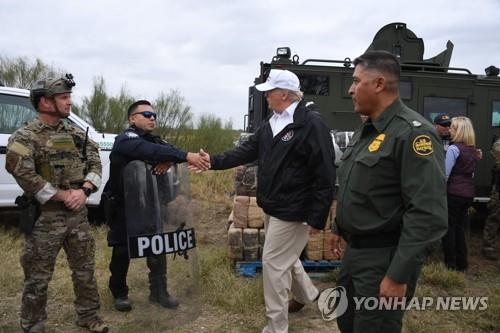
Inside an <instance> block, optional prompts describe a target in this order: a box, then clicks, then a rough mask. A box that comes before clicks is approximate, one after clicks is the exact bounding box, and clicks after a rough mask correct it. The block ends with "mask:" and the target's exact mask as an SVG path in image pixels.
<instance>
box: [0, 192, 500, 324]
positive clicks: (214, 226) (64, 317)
mask: <svg viewBox="0 0 500 333" xmlns="http://www.w3.org/2000/svg"><path fill="white" fill-rule="evenodd" d="M193 203H194V204H193V208H192V213H193V218H194V219H195V220H196V221H197V226H196V234H197V236H196V237H197V242H198V245H197V246H198V247H199V248H202V247H206V246H217V247H225V246H226V244H227V236H226V232H227V229H226V228H227V216H228V215H229V213H230V211H229V210H230V208H229V207H228V206H227V204H215V203H206V202H197V201H194V202H193ZM0 219H1V221H2V224H4V223H8V222H9V220H10V222H12V219H15V214H2V213H1V212H0ZM473 232H474V231H473ZM475 232H476V234H475V237H472V238H471V242H470V244H469V249H470V270H469V272H468V273H467V278H468V279H476V277H477V278H479V277H481V276H482V275H481V274H482V272H483V271H484V270H485V269H488V270H491V268H492V267H494V266H495V265H496V263H493V262H491V261H487V260H484V259H482V258H481V256H480V255H479V250H478V249H479V237H478V236H477V230H476V231H475ZM16 246H20V245H19V244H16ZM99 246H100V247H99V250H100V251H101V252H104V253H102V254H101V256H102V257H103V258H101V260H108V258H109V256H110V253H109V252H110V249H109V248H107V247H106V246H105V245H104V243H103V244H100V245H99ZM14 255H15V256H16V258H15V259H13V260H12V262H14V264H12V266H16V267H7V268H6V269H8V270H15V271H16V273H15V274H16V275H15V276H16V277H17V279H18V280H19V281H16V282H15V283H12V282H8V281H0V285H2V284H4V283H10V284H9V287H13V288H14V292H5V291H3V290H0V333H10V332H19V328H18V327H19V326H18V321H19V305H20V301H21V291H22V290H21V289H22V271H21V269H20V267H18V262H19V261H18V253H17V251H15V252H14ZM437 260H439V258H438V259H437ZM134 265H135V264H134ZM140 265H144V266H145V263H141V264H140ZM144 268H145V267H144ZM3 269H5V268H3ZM59 269H67V267H64V268H61V267H58V268H57V270H59ZM102 271H103V272H100V273H99V274H100V275H98V276H97V278H98V284H99V289H100V294H101V301H102V305H101V310H100V314H101V316H102V317H103V318H105V319H106V322H108V323H109V325H110V327H111V332H120V333H122V332H134V333H135V332H138V331H139V332H140V331H141V328H140V327H141V320H142V321H143V322H146V321H148V320H149V319H148V318H152V317H154V316H156V317H157V318H161V317H162V316H165V318H171V317H173V318H175V316H176V311H175V310H164V309H162V308H159V307H155V306H154V305H150V304H148V302H147V293H148V291H147V290H143V291H141V292H139V291H138V290H137V288H136V289H134V292H133V293H131V295H130V297H131V299H132V301H133V302H134V305H136V307H135V308H134V310H133V311H132V313H129V314H123V313H119V312H117V311H115V310H114V309H113V306H112V297H111V295H110V294H109V291H108V290H107V278H108V276H109V273H108V272H107V270H106V269H102ZM61 275H62V277H61V278H59V280H58V281H53V282H52V283H51V286H52V288H53V292H52V296H51V299H49V302H48V309H47V310H48V311H47V312H48V314H49V320H48V322H47V327H48V328H49V329H48V330H47V331H46V332H58V333H59V332H64V333H66V332H70V333H71V332H85V330H83V329H80V328H77V327H76V326H75V325H74V312H73V311H72V307H73V306H72V303H71V301H70V300H69V299H72V295H70V296H69V297H68V296H64V295H59V293H58V291H57V288H54V287H53V286H55V285H57V284H60V283H62V284H64V288H69V289H71V280H70V278H69V270H68V273H65V272H64V273H63V274H61ZM0 276H1V274H0ZM259 278H261V276H260V275H257V277H255V279H259ZM146 279H147V278H146ZM241 279H248V278H243V277H242V278H241ZM314 282H315V284H316V285H317V286H318V288H320V289H326V288H329V287H332V282H324V281H323V280H320V279H315V280H314ZM141 283H144V281H142V282H141ZM491 283H493V284H495V283H498V276H496V277H495V276H492V277H491ZM54 289H55V291H54ZM61 294H62V293H61ZM182 306H186V305H182V304H181V307H180V309H179V310H182ZM60 309H62V310H60ZM200 309H201V311H200V314H199V316H198V317H196V318H192V319H191V320H189V321H188V323H187V324H185V325H183V326H181V327H177V328H171V329H163V328H158V329H154V330H150V329H147V330H145V329H143V331H142V332H144V333H150V332H154V333H160V332H169V333H187V332H207V333H212V332H213V333H224V332H228V333H229V332H230V333H232V332H234V333H247V332H248V333H251V332H260V329H261V328H262V327H263V326H264V325H265V316H264V306H262V307H261V308H260V309H259V310H258V311H257V312H256V313H255V314H251V315H248V314H239V313H235V312H228V311H225V310H224V309H223V308H221V307H218V306H214V305H211V304H208V303H203V304H201V307H200ZM140 311H142V312H140ZM58 312H60V313H58ZM180 312H181V311H178V310H177V315H179V314H180ZM138 314H144V315H143V317H141V316H138ZM138 317H139V318H138ZM128 321H132V322H133V323H132V324H131V325H129V326H127V325H125V324H124V323H127V322H128ZM289 322H290V332H291V333H299V332H300V333H312V332H314V333H316V332H317V333H327V332H328V333H332V332H333V333H336V332H339V331H338V328H337V325H336V323H335V321H332V322H326V321H324V320H323V319H322V318H321V314H320V312H319V310H318V309H317V307H316V305H315V304H309V305H307V306H306V307H305V308H304V309H303V310H302V311H300V312H298V313H295V314H291V315H290V317H289ZM122 327H127V329H126V330H121V329H120V328H122ZM144 327H151V325H146V324H145V325H144ZM443 331H446V332H451V331H454V330H446V329H445V330H443ZM419 332H423V331H419Z"/></svg>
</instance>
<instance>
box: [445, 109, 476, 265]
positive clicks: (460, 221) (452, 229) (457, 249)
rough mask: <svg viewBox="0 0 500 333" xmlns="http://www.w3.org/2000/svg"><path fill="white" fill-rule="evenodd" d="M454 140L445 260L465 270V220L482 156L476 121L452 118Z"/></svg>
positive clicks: (448, 171) (448, 153) (448, 174)
mask: <svg viewBox="0 0 500 333" xmlns="http://www.w3.org/2000/svg"><path fill="white" fill-rule="evenodd" d="M450 137H451V142H452V144H451V145H450V146H449V148H448V150H447V151H446V178H447V182H448V183H447V192H448V194H447V198H448V232H447V233H446V235H445V236H444V237H443V252H444V263H445V265H446V267H448V268H449V269H454V270H458V271H462V272H465V271H466V270H467V267H468V261H467V244H466V241H465V232H464V224H465V218H466V215H467V209H468V208H469V206H470V205H471V203H472V199H473V198H474V182H473V177H474V171H475V169H476V163H477V160H478V159H479V155H478V151H477V149H476V137H475V134H474V128H473V127H472V122H471V121H470V119H469V118H467V117H455V118H453V119H452V120H451V126H450Z"/></svg>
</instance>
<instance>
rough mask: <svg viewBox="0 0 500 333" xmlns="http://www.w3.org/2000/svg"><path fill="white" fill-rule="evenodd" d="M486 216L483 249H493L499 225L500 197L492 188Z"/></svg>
mask: <svg viewBox="0 0 500 333" xmlns="http://www.w3.org/2000/svg"><path fill="white" fill-rule="evenodd" d="M488 212H489V215H488V218H487V219H486V223H485V225H484V230H483V249H492V250H494V249H495V240H496V238H497V234H498V228H499V226H500V198H499V194H498V191H496V190H493V191H492V193H491V201H490V203H489V204H488Z"/></svg>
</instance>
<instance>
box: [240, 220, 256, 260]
mask: <svg viewBox="0 0 500 333" xmlns="http://www.w3.org/2000/svg"><path fill="white" fill-rule="evenodd" d="M243 256H244V257H245V261H255V260H258V259H259V230H258V229H251V228H246V229H243Z"/></svg>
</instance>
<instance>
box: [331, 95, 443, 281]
mask: <svg viewBox="0 0 500 333" xmlns="http://www.w3.org/2000/svg"><path fill="white" fill-rule="evenodd" d="M447 216H448V214H447V205H446V180H445V168H444V150H443V146H442V144H441V140H440V139H439V137H438V135H437V133H436V132H435V130H434V128H433V127H432V125H431V124H430V123H429V122H428V121H427V120H426V119H425V118H423V117H422V116H421V115H420V114H418V113H417V112H415V111H413V110H411V109H409V108H408V107H407V106H405V105H404V104H403V103H402V102H401V100H399V99H397V100H396V101H395V102H394V103H393V104H392V105H391V106H389V107H388V108H387V109H386V110H385V111H384V112H383V113H382V114H381V115H380V116H379V118H378V119H376V120H375V121H373V122H372V121H370V120H368V121H367V122H366V123H364V124H363V125H362V126H361V127H359V128H358V129H357V130H356V132H355V133H354V135H353V137H352V140H351V142H350V143H349V145H348V146H347V148H346V150H345V152H344V154H343V156H342V163H341V165H340V168H339V193H338V203H337V217H336V221H337V224H338V227H339V228H340V229H341V230H342V231H343V232H344V231H345V232H347V233H348V234H350V235H364V236H367V235H371V234H373V235H374V237H381V236H380V234H381V233H394V232H400V233H401V236H400V240H399V244H398V247H397V250H396V253H395V255H394V257H393V259H392V262H391V264H390V266H389V269H388V271H387V274H386V275H388V276H389V277H390V278H392V279H393V280H395V281H397V282H400V283H405V282H406V281H407V279H408V278H409V276H410V274H411V272H412V271H413V270H414V268H415V267H416V265H417V264H420V263H422V261H423V259H424V254H425V249H426V248H427V247H428V246H429V245H430V244H431V243H433V242H435V241H437V240H439V239H440V238H441V237H442V236H443V235H444V234H445V233H446V229H447V225H448V221H447Z"/></svg>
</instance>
